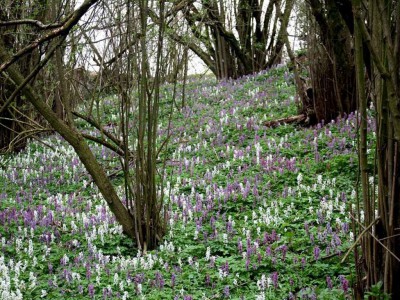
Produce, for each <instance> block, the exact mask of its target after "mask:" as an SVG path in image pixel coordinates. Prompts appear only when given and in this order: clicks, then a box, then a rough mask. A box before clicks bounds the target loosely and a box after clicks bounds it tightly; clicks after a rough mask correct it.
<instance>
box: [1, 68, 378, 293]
mask: <svg viewBox="0 0 400 300" xmlns="http://www.w3.org/2000/svg"><path fill="white" fill-rule="evenodd" d="M291 82H292V81H291V76H290V74H288V73H287V72H286V70H285V69H284V68H278V69H272V70H269V71H266V72H263V73H261V74H257V75H254V76H247V77H244V78H240V79H238V80H236V81H224V82H219V83H214V82H213V81H211V80H203V81H193V82H190V83H189V84H188V87H187V91H186V93H187V96H188V99H187V103H188V105H187V106H186V107H185V108H183V109H182V110H181V111H180V112H176V113H175V114H174V116H173V121H172V127H171V129H170V130H167V125H165V124H168V119H167V118H168V117H167V116H165V117H163V118H164V119H161V125H160V141H162V140H163V139H164V138H165V136H166V134H167V133H168V132H170V134H171V142H170V146H169V149H168V151H166V152H165V153H163V154H162V155H163V157H161V158H162V159H166V160H167V174H166V178H165V181H166V186H165V187H164V188H165V195H166V199H165V201H166V203H168V206H169V210H168V212H167V214H166V215H167V217H168V224H169V227H168V230H167V234H166V236H165V239H164V241H163V243H162V244H161V245H160V247H159V249H158V250H157V251H153V252H149V253H146V254H143V253H140V252H137V251H135V249H134V244H133V242H131V241H129V240H127V238H126V237H124V236H123V233H122V230H121V227H120V226H119V225H118V224H117V223H116V221H115V218H114V216H113V215H112V214H111V213H110V211H109V210H108V208H107V206H106V205H105V203H104V200H103V199H102V197H101V195H100V194H99V192H98V191H97V189H96V187H94V186H93V184H92V183H91V180H90V178H89V177H88V175H87V174H86V172H85V170H84V168H83V166H82V165H81V163H80V162H79V160H78V159H77V157H76V155H75V154H74V152H73V150H72V149H71V147H69V146H67V145H66V143H65V142H64V141H63V140H62V139H61V138H59V137H58V136H51V137H49V138H47V139H46V140H45V142H46V143H47V144H50V145H51V146H52V147H54V148H55V149H56V152H54V151H52V150H50V149H49V148H46V147H44V146H43V145H42V144H40V143H38V142H32V143H30V145H29V147H28V148H27V150H26V151H25V152H22V153H19V154H17V155H15V156H12V157H2V158H1V161H0V165H1V166H2V169H0V173H1V177H0V178H1V179H0V188H1V193H0V247H1V253H0V299H23V298H24V299H42V298H44V299H47V298H48V299H57V298H58V299H140V298H143V299H294V298H295V297H303V298H309V299H316V298H318V299H335V298H337V299H343V298H346V297H350V296H351V290H350V289H349V281H350V280H351V274H352V273H353V271H352V270H353V264H352V259H351V258H350V259H348V260H347V262H346V263H344V264H341V263H340V259H341V257H342V256H343V252H345V251H346V250H347V249H348V248H349V247H350V245H351V243H352V240H353V234H352V231H351V228H350V227H351V226H350V225H351V224H350V217H349V209H350V207H351V205H352V203H353V202H354V198H355V192H354V185H355V179H356V171H357V155H356V151H355V144H356V142H355V139H356V116H355V115H353V114H352V115H349V116H346V117H345V118H342V119H338V120H336V121H335V122H331V123H330V124H327V125H325V126H323V124H319V125H318V126H315V127H312V128H299V127H296V126H294V125H281V126H278V127H276V128H266V127H265V126H263V123H264V122H265V121H266V120H271V119H275V118H281V117H285V116H289V115H292V114H295V113H296V108H295V103H294V100H293V96H292V95H293V94H294V88H293V86H292V83H291ZM171 93H172V92H171V88H170V87H168V86H166V87H165V93H164V98H163V101H164V102H163V105H164V108H165V110H166V111H169V110H170V102H171V101H170V97H171ZM178 99H179V95H178ZM106 102H107V103H109V104H111V106H110V107H108V108H107V109H108V110H109V113H108V114H107V115H105V118H111V119H112V118H115V117H113V115H112V103H113V101H112V97H111V98H109V99H107V101H106ZM163 124H164V125H163ZM369 125H370V131H373V129H374V124H373V123H370V124H369ZM92 147H93V149H94V151H95V152H96V153H97V155H98V158H99V160H102V161H103V163H104V164H105V165H106V166H107V168H108V170H109V172H110V173H112V172H113V171H115V170H116V169H117V168H118V164H117V159H116V157H115V155H114V154H113V153H111V152H109V151H107V150H106V149H104V148H102V147H98V146H95V145H93V146H92ZM121 180H122V179H121ZM118 182H120V180H116V185H118ZM119 192H120V193H121V195H122V193H123V189H120V191H119ZM360 217H362V216H360Z"/></svg>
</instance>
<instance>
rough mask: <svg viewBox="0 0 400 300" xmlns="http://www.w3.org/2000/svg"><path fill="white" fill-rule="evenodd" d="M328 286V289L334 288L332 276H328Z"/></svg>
mask: <svg viewBox="0 0 400 300" xmlns="http://www.w3.org/2000/svg"><path fill="white" fill-rule="evenodd" d="M326 284H327V286H328V289H330V290H331V289H332V288H333V284H332V279H331V277H330V276H326Z"/></svg>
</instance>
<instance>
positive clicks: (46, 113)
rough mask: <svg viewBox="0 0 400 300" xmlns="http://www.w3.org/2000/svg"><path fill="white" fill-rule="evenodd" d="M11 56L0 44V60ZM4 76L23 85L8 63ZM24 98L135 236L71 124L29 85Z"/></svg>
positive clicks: (128, 217)
mask: <svg viewBox="0 0 400 300" xmlns="http://www.w3.org/2000/svg"><path fill="white" fill-rule="evenodd" d="M9 59H10V58H9V56H8V54H7V52H6V50H5V48H4V45H3V44H2V43H0V62H2V63H3V62H6V61H8V60H9ZM6 73H7V75H8V76H9V77H10V78H11V79H12V81H13V82H14V84H15V87H18V86H19V85H21V84H22V82H23V80H24V77H23V76H22V74H21V73H20V72H19V70H18V69H17V68H16V67H15V65H11V66H10V67H9V68H8V69H7V71H6ZM22 93H23V95H24V96H25V97H26V99H27V100H28V101H29V102H30V103H31V104H32V105H33V106H34V107H35V108H36V109H37V111H38V112H39V113H40V114H41V115H42V116H43V117H44V118H45V119H46V120H47V122H49V124H50V125H51V126H52V127H53V128H54V129H55V130H56V131H57V132H58V133H59V134H60V135H61V136H62V137H63V138H64V139H65V140H66V141H67V142H68V143H69V144H70V145H71V146H72V147H73V148H74V149H75V151H76V153H77V155H78V157H79V158H80V160H81V162H82V163H83V165H84V166H85V167H86V169H87V171H88V173H89V174H90V175H91V176H92V178H93V181H94V182H95V184H96V185H97V187H98V188H99V190H100V192H101V194H102V195H103V197H104V199H105V200H106V202H107V204H108V206H109V208H110V210H111V211H112V212H113V213H114V215H115V217H116V219H117V221H118V222H119V223H120V224H121V225H122V227H123V230H124V232H125V233H126V234H127V235H128V236H129V237H130V238H132V239H135V231H134V222H133V218H132V216H131V215H130V214H129V212H128V210H127V209H126V208H125V206H124V205H123V204H122V202H121V200H120V199H119V197H118V195H117V193H116V191H115V189H114V187H113V185H112V184H111V182H110V180H109V179H108V177H107V175H106V173H105V172H104V170H103V168H102V167H101V166H100V164H99V163H98V162H97V160H96V158H95V156H94V155H93V153H92V151H91V150H90V148H89V146H88V144H87V143H86V141H85V139H84V138H83V136H82V134H81V133H79V132H78V131H76V130H75V129H74V128H73V127H70V126H71V125H67V124H66V123H65V122H64V121H63V120H61V119H59V118H58V117H57V115H56V114H55V113H54V112H53V111H52V109H51V108H50V107H49V106H48V105H47V104H46V103H45V102H44V101H43V100H41V99H40V98H39V97H38V96H37V93H35V91H34V90H33V89H32V87H31V86H30V85H27V86H25V87H24V88H23V89H22Z"/></svg>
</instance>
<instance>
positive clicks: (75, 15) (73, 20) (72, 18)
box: [0, 0, 99, 73]
mask: <svg viewBox="0 0 400 300" xmlns="http://www.w3.org/2000/svg"><path fill="white" fill-rule="evenodd" d="M98 1H99V0H86V1H85V2H84V3H83V4H82V5H81V6H80V7H79V8H78V9H77V10H75V11H74V12H72V13H71V14H70V15H69V16H68V17H67V18H66V19H65V20H64V21H63V22H62V23H61V26H60V27H57V28H56V29H54V30H52V31H50V32H49V33H47V34H45V35H44V36H42V37H39V38H37V39H36V40H35V41H33V42H32V43H31V44H29V45H28V46H26V47H25V48H23V49H21V50H20V51H18V52H17V53H15V54H14V55H13V56H12V57H11V58H10V59H8V60H7V61H5V62H3V63H2V64H1V65H0V73H2V72H3V71H4V70H5V69H7V68H8V67H9V66H11V65H12V64H13V63H14V62H16V61H17V60H18V59H19V58H21V57H22V56H24V55H26V54H28V53H29V52H31V51H32V50H34V49H35V48H37V47H39V46H40V45H42V44H43V43H45V42H47V41H50V40H52V39H54V38H55V37H58V36H60V35H64V36H66V35H68V33H69V32H70V31H71V29H72V27H74V26H75V25H76V24H77V23H78V22H79V20H80V19H81V17H82V16H83V15H84V14H85V13H86V12H87V11H88V10H89V9H90V8H91V7H92V5H93V4H95V3H96V2H98Z"/></svg>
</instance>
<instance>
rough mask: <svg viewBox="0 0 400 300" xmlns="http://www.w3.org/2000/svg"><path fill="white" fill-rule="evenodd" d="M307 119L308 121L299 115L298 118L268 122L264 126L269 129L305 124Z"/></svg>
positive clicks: (292, 117)
mask: <svg viewBox="0 0 400 300" xmlns="http://www.w3.org/2000/svg"><path fill="white" fill-rule="evenodd" d="M306 119H307V116H306V115H303V114H301V115H297V116H291V117H286V118H281V119H277V120H272V121H267V122H265V123H264V125H265V126H267V127H277V126H279V125H282V124H291V123H299V122H303V121H305V120H306Z"/></svg>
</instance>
